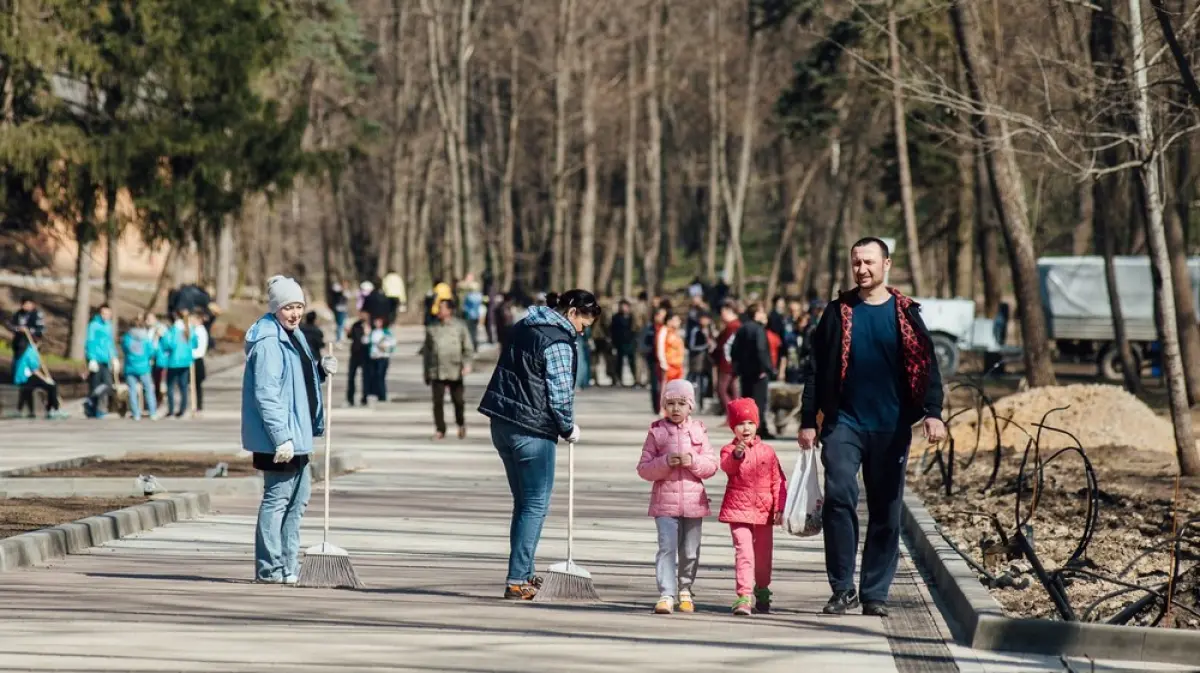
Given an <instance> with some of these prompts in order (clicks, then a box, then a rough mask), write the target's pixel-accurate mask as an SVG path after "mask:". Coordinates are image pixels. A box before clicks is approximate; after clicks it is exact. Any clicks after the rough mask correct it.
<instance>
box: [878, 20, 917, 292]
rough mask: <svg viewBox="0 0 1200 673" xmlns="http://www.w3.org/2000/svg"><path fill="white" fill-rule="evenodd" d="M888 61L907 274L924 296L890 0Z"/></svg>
mask: <svg viewBox="0 0 1200 673" xmlns="http://www.w3.org/2000/svg"><path fill="white" fill-rule="evenodd" d="M887 29H888V30H887V32H888V61H889V63H890V64H891V72H892V78H893V80H892V128H893V133H895V135H896V164H897V166H898V167H899V169H900V206H901V209H902V210H903V211H904V236H905V241H904V242H905V245H906V247H907V248H908V265H909V273H910V275H911V278H912V288H913V294H915V295H917V296H918V297H924V296H925V290H926V288H925V269H924V267H923V266H922V265H921V243H920V240H919V235H918V233H917V207H916V204H915V203H914V200H913V187H912V168H911V167H910V166H909V163H908V122H907V114H906V113H905V110H904V84H903V80H902V79H901V78H900V34H899V29H898V27H897V20H896V2H895V0H889V2H888V11H887Z"/></svg>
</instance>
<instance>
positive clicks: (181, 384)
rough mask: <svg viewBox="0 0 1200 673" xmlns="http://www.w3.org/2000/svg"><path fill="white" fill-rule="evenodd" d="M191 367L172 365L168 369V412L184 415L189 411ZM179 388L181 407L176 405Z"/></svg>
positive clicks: (174, 414) (173, 414)
mask: <svg viewBox="0 0 1200 673" xmlns="http://www.w3.org/2000/svg"><path fill="white" fill-rule="evenodd" d="M191 380H192V370H191V368H190V367H171V368H170V369H168V370H167V413H168V414H170V415H172V416H182V415H183V412H185V411H187V406H188V387H189V386H190V385H191ZM176 389H178V390H179V407H178V408H176V407H175V390H176Z"/></svg>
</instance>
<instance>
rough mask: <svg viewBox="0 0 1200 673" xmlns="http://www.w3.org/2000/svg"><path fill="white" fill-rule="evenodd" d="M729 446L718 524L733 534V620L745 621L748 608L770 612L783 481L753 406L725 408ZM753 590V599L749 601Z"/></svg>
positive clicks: (745, 401)
mask: <svg viewBox="0 0 1200 673" xmlns="http://www.w3.org/2000/svg"><path fill="white" fill-rule="evenodd" d="M727 414H728V416H729V427H730V428H732V429H733V442H731V443H730V444H729V445H727V446H725V447H724V448H722V449H721V469H722V470H724V471H725V474H727V475H729V484H728V485H727V486H726V487H725V499H724V501H722V502H721V514H720V516H718V517H717V518H718V520H720V521H721V522H722V523H727V524H729V530H730V532H731V533H732V534H733V555H734V562H733V567H734V573H735V575H736V578H737V600H736V601H734V603H733V614H735V615H748V614H750V611H751V606H752V604H753V607H754V609H755V610H757V611H758V612H760V613H763V614H766V613H768V612H770V611H771V589H770V586H771V560H772V559H771V557H772V554H773V552H774V549H773V546H774V530H773V529H772V526H778V525H779V523H780V521H781V520H782V518H783V505H784V498H785V497H786V495H787V481H786V480H785V479H784V476H783V467H781V466H780V465H779V457H778V456H776V455H775V449H772V448H771V445H769V444H767V443H766V442H763V441H762V439H760V438H759V437H758V435H757V434H756V433H757V431H758V421H759V419H758V406H757V405H756V404H755V402H754V400H753V399H751V398H748V397H743V398H740V399H736V400H733V401H732V402H730V403H729V407H728V411H727ZM751 588H753V590H754V593H753V599H752V598H751Z"/></svg>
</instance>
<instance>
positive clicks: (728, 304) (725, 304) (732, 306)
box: [721, 299, 738, 313]
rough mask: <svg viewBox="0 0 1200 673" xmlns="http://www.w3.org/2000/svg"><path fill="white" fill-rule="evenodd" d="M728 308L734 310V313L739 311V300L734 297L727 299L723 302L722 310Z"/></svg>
mask: <svg viewBox="0 0 1200 673" xmlns="http://www.w3.org/2000/svg"><path fill="white" fill-rule="evenodd" d="M726 309H728V310H730V311H733V312H734V313H737V310H738V306H737V302H736V301H734V300H732V299H726V300H725V301H723V302H721V310H722V311H724V310H726Z"/></svg>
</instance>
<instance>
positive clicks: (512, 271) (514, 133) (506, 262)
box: [496, 5, 524, 292]
mask: <svg viewBox="0 0 1200 673" xmlns="http://www.w3.org/2000/svg"><path fill="white" fill-rule="evenodd" d="M523 7H524V5H522V8H523ZM522 16H524V14H523V13H522ZM517 45H518V43H517V42H516V41H514V42H513V45H512V48H511V49H510V50H509V54H508V63H509V81H508V101H509V118H508V138H507V139H506V140H505V142H504V177H503V178H502V179H501V186H500V258H501V266H500V268H501V273H500V278H501V285H500V286H501V287H502V288H503V289H504V291H505V292H508V291H509V290H511V289H512V285H513V282H514V281H515V280H516V263H517V251H516V243H515V240H514V236H515V235H516V224H517V215H516V212H515V211H514V209H513V196H514V194H513V191H514V187H513V185H514V184H515V180H516V171H517V148H518V147H520V141H519V132H520V128H521V108H520V95H519V92H520V86H519V84H520V81H519V73H520V67H521V60H520V54H521V52H520V50H519V49H518V47H517ZM496 122H497V124H499V122H500V114H499V110H497V111H496Z"/></svg>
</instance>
